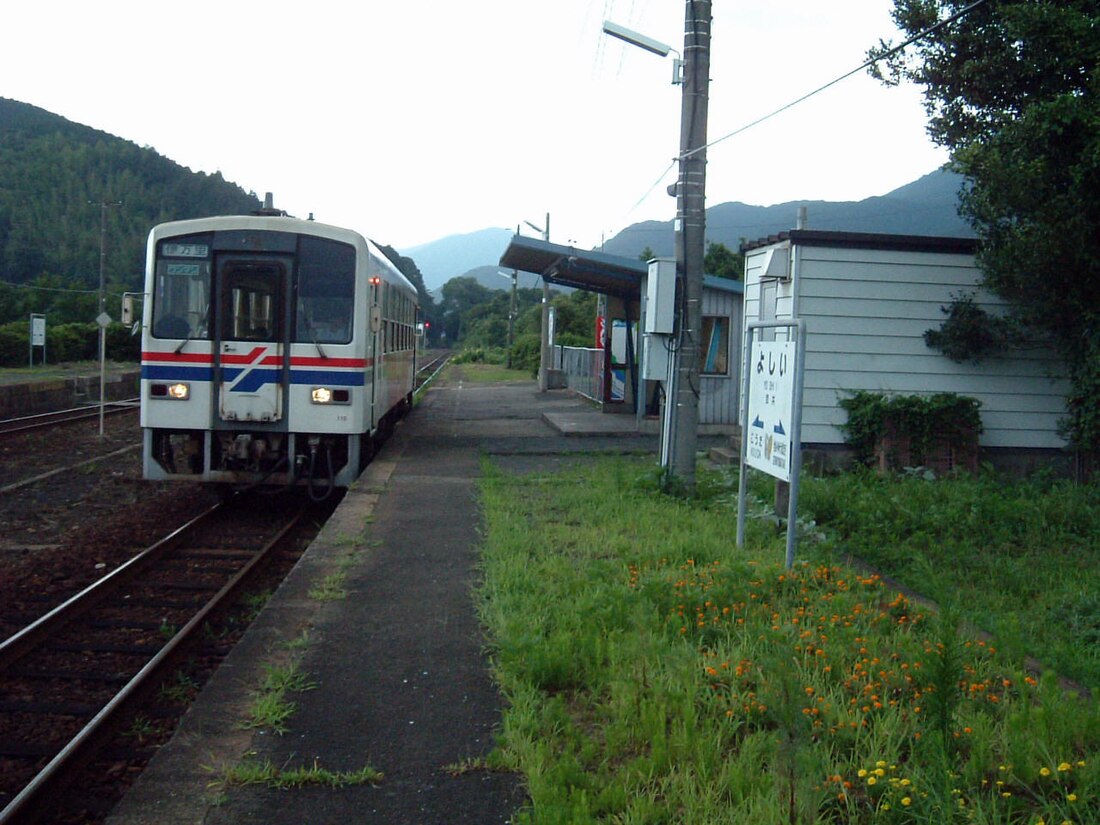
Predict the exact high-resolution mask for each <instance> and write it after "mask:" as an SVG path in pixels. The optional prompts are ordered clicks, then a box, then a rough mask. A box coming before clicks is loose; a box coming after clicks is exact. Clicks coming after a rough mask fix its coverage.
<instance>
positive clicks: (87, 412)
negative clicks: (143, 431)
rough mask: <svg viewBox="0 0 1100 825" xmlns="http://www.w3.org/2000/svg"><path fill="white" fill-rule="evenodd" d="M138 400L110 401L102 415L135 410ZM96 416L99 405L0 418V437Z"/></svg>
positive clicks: (97, 415)
mask: <svg viewBox="0 0 1100 825" xmlns="http://www.w3.org/2000/svg"><path fill="white" fill-rule="evenodd" d="M139 400H140V399H138V398H128V399H126V400H124V401H111V402H109V403H107V404H106V405H104V409H103V413H104V415H119V414H121V413H127V412H136V411H137V409H138V402H139ZM98 417H99V406H98V405H96V406H94V407H72V408H70V409H67V410H54V411H52V412H45V413H38V414H37V415H24V416H20V417H18V418H6V419H3V420H0V437H2V436H5V435H11V434H15V433H25V432H29V431H32V430H42V429H46V428H47V427H54V426H57V425H58V424H68V423H71V422H74V421H87V420H89V419H94V418H98Z"/></svg>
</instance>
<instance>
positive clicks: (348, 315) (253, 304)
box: [152, 231, 355, 344]
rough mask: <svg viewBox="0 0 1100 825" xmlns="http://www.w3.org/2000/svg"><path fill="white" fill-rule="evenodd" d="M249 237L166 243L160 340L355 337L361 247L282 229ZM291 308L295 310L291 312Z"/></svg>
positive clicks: (156, 291)
mask: <svg viewBox="0 0 1100 825" xmlns="http://www.w3.org/2000/svg"><path fill="white" fill-rule="evenodd" d="M242 237H244V233H241V232H240V231H233V232H216V233H207V234H204V235H201V236H189V237H180V238H169V239H165V240H162V241H161V242H160V243H159V244H158V246H157V257H156V264H155V272H154V283H153V325H152V334H153V336H154V337H155V338H168V339H176V340H178V339H186V340H210V339H211V338H213V337H217V338H218V339H219V340H223V341H287V340H289V341H292V342H296V343H306V344H309V343H312V344H346V343H349V342H350V341H351V340H352V334H353V329H352V318H353V309H354V305H355V249H354V247H352V246H351V245H349V244H345V243H341V242H338V241H332V240H327V239H324V238H316V237H310V236H296V235H288V234H287V233H282V232H249V233H247V236H246V240H247V244H244V243H242ZM242 246H247V250H248V251H247V252H244V251H242V250H241V247H242ZM215 296H217V300H216V301H215V300H214V299H215ZM287 306H291V307H292V312H290V313H287V312H286V310H285V307H287Z"/></svg>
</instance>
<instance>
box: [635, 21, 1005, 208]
mask: <svg viewBox="0 0 1100 825" xmlns="http://www.w3.org/2000/svg"><path fill="white" fill-rule="evenodd" d="M985 2H986V0H975V2H973V3H971V4H970V5H968V6H966V7H964V8H962V9H960V10H959V11H957V12H955V13H954V14H952V15H950V16H949V17H945V18H944V19H943V20H940V21H938V22H937V23H935V24H934V25H932V26H929V27H928V28H927V29H924V30H923V31H921V32H919V33H917V34H915V35H913V36H912V37H910V38H909V39H907V40H905V41H904V42H902V43H900V44H898V45H897V46H894V47H893V48H891V49H889V50H888V51H886V52H884V53H883V54H880V55H877V56H875V57H873V58H869V59H868V60H865V61H864V62H863V63H861V64H860V65H859V66H857V67H856V68H854V69H851V70H850V71H847V72H845V73H844V74H842V75H840V76H839V77H836V78H834V79H832V80H830V81H829V82H828V83H825V84H823V85H821V86H818V87H817V88H816V89H814V90H813V91H810V92H807V93H806V94H804V95H802V96H801V97H798V98H796V99H795V100H792V101H791V102H790V103H786V104H784V105H783V106H780V107H779V108H778V109H775V110H774V111H772V112H769V113H768V114H766V115H762V116H761V117H758V118H756V119H755V120H753V121H751V122H749V123H746V124H745V125H744V126H741V127H739V128H737V129H734V130H733V131H732V132H729V133H728V134H725V135H722V137H720V138H716V139H715V140H712V141H709V142H708V143H706V144H704V145H703V146H699V147H696V148H695V149H690V150H688V151H687V152H684V153H682V154H680V155H679V156H677V157H675V158H673V159H672V162H671V163H670V164H669V165H668V166H667V167H665V170H664V171H663V172H661V175H660V177H658V178H657V180H656V181H654V182H653V184H652V185H651V186H650V187H649V188H648V189H647V190H646V191H645V193H644V194H643V195H642V196H641V197H640V198H638V200H637V201H636V202H635V203H634V205H633V206H631V207H630V209H628V210H627V213H626V214H628V215H629V214H630V213H631V212H633V211H634V210H635V209H637V208H638V207H639V206H640V205H641V204H642V202H643V201H645V200H646V198H648V197H649V196H650V195H652V194H653V190H654V189H656V188H657V187H658V186H659V185H660V184H661V181H663V180H664V179H665V176H666V175H668V173H669V172H670V171H672V169H673V168H674V167H675V166H676V164H677V163H678V162H679V161H681V160H686V159H687V158H690V157H692V156H693V155H696V154H698V153H700V152H704V151H706V150H707V149H709V148H711V147H713V146H716V145H718V144H719V143H722V142H723V141H726V140H729V139H730V138H732V137H736V136H737V135H740V134H743V133H744V132H747V131H748V130H749V129H752V128H754V127H756V126H759V125H760V124H761V123H764V122H766V121H768V120H771V119H772V118H774V117H776V116H778V115H780V114H782V113H783V112H786V111H787V110H788V109H792V108H794V107H795V106H798V105H799V104H800V103H804V102H805V101H807V100H809V99H810V98H812V97H814V96H816V95H818V94H821V92H824V91H825V90H827V89H829V88H831V87H833V86H835V85H837V84H838V83H840V82H841V81H844V80H847V79H848V78H849V77H851V76H852V75H854V74H857V73H859V72H861V71H864V70H865V69H867V68H869V67H870V66H873V65H874V64H876V63H878V62H880V61H882V60H887V59H889V58H891V57H893V56H894V55H896V54H898V53H899V52H901V51H904V50H905V49H906V48H907V47H909V46H911V45H913V44H914V43H916V42H917V41H919V40H923V39H924V38H926V37H928V36H929V35H930V34H934V33H935V32H937V31H939V30H940V29H941V28H943V27H944V26H947V25H949V24H951V23H953V22H955V21H956V20H958V19H960V18H961V17H963V16H965V15H967V14H969V13H970V12H972V11H973V10H974V9H976V8H978V7H979V6H982V5H984V4H985Z"/></svg>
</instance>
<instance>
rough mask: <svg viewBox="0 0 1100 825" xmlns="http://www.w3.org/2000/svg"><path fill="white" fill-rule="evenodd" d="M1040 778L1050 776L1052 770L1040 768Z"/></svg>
mask: <svg viewBox="0 0 1100 825" xmlns="http://www.w3.org/2000/svg"><path fill="white" fill-rule="evenodd" d="M1039 776H1050V768H1039Z"/></svg>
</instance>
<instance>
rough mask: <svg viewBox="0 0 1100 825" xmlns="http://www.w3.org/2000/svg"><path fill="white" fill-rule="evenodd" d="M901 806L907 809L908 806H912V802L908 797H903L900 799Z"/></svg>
mask: <svg viewBox="0 0 1100 825" xmlns="http://www.w3.org/2000/svg"><path fill="white" fill-rule="evenodd" d="M901 804H902V805H904V806H905V807H906V808H908V807H909V806H910V805H912V804H913V800H912V799H910V798H909V797H908V796H903V797H902V798H901Z"/></svg>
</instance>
